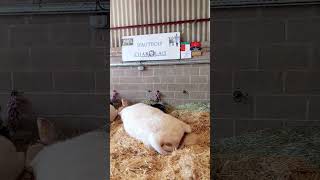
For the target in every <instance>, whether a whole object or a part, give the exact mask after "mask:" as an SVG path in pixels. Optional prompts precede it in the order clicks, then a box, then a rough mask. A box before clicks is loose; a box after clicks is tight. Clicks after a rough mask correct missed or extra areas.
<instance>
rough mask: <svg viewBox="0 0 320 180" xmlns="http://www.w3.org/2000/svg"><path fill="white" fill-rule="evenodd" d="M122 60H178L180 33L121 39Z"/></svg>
mask: <svg viewBox="0 0 320 180" xmlns="http://www.w3.org/2000/svg"><path fill="white" fill-rule="evenodd" d="M121 42H122V60H123V61H125V62H127V61H149V60H169V59H180V32H174V33H161V34H148V35H139V36H124V37H122V41H121Z"/></svg>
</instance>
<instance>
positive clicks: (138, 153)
mask: <svg viewBox="0 0 320 180" xmlns="http://www.w3.org/2000/svg"><path fill="white" fill-rule="evenodd" d="M170 114H172V115H173V116H175V117H177V118H179V119H180V120H182V121H184V122H186V123H188V124H190V125H191V127H192V130H193V132H192V134H190V135H188V136H186V137H185V142H186V144H184V146H183V147H181V148H180V149H178V150H176V151H174V152H173V153H172V154H170V155H166V156H164V155H160V154H158V153H156V152H155V151H153V150H150V149H148V148H146V147H145V146H144V145H143V144H142V143H140V142H138V141H136V140H135V139H133V138H131V137H129V136H128V135H127V134H126V132H125V131H124V129H123V125H122V123H121V120H120V119H117V120H116V121H115V122H113V123H112V124H111V132H110V138H111V141H110V161H111V168H110V171H111V172H110V174H111V177H110V179H112V180H115V179H210V113H209V110H208V109H207V110H201V109H200V110H199V109H198V110H194V109H190V108H189V109H188V108H185V109H180V110H175V111H173V112H171V113H170ZM187 142H188V143H189V144H188V143H187Z"/></svg>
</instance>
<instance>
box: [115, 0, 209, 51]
mask: <svg viewBox="0 0 320 180" xmlns="http://www.w3.org/2000/svg"><path fill="white" fill-rule="evenodd" d="M110 18H111V22H110V25H111V31H110V36H111V38H110V41H111V47H120V46H121V43H120V42H121V37H122V36H128V35H141V34H154V33H164V32H173V31H180V32H181V33H182V38H183V40H184V41H210V29H209V28H210V22H209V21H199V22H196V21H195V22H192V23H180V24H169V25H168V24H165V25H155V26H148V27H128V28H124V29H113V28H117V27H123V26H135V25H144V24H155V23H167V22H176V21H186V20H196V19H209V18H210V1H209V0H111V3H110Z"/></svg>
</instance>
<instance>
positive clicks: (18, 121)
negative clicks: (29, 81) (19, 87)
mask: <svg viewBox="0 0 320 180" xmlns="http://www.w3.org/2000/svg"><path fill="white" fill-rule="evenodd" d="M7 106H8V112H7V113H8V119H7V124H8V129H9V131H10V136H14V135H15V134H16V132H17V130H18V129H19V128H20V127H21V125H22V123H23V121H29V120H30V122H29V124H30V123H31V121H32V118H33V113H32V106H31V102H30V101H29V100H28V99H27V98H25V97H24V96H23V95H22V93H21V92H18V91H16V90H14V91H12V92H11V96H10V98H9V101H8V105H7Z"/></svg>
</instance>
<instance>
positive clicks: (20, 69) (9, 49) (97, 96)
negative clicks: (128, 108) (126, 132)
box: [0, 14, 109, 130]
mask: <svg viewBox="0 0 320 180" xmlns="http://www.w3.org/2000/svg"><path fill="white" fill-rule="evenodd" d="M0 27H1V28H0V59H1V61H0V81H1V84H0V94H1V96H0V106H1V107H2V108H3V109H2V115H3V117H4V116H5V114H6V103H7V101H8V98H9V94H10V91H11V89H17V90H18V91H23V92H24V93H25V96H26V97H27V98H29V99H30V100H31V102H32V103H33V107H34V111H35V113H36V115H37V116H43V117H48V118H50V119H52V120H53V121H56V122H57V126H58V127H59V128H61V129H78V130H91V129H94V128H98V127H99V126H102V125H103V124H104V121H105V120H106V117H107V116H106V107H107V103H108V97H109V95H108V94H109V90H108V84H109V68H108V67H107V66H106V62H107V54H108V51H109V41H108V38H107V37H108V36H107V35H108V30H107V29H95V28H91V27H90V26H89V14H76V15H72V14H70V15H33V16H31V15H28V16H0ZM105 34H106V35H105ZM4 118H5V117H4ZM31 123H33V124H34V126H36V124H35V123H34V122H31Z"/></svg>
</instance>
